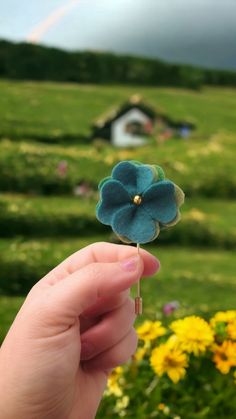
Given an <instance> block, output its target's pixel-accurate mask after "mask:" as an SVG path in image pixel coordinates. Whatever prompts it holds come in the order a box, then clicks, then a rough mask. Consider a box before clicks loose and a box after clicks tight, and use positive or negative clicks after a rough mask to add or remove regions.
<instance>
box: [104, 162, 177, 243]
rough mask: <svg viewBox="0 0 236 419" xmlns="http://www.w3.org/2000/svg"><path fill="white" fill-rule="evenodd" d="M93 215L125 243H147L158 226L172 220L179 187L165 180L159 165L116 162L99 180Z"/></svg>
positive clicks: (169, 224) (174, 218) (156, 233)
mask: <svg viewBox="0 0 236 419" xmlns="http://www.w3.org/2000/svg"><path fill="white" fill-rule="evenodd" d="M99 190H100V201H99V203H98V205H97V208H96V215H97V218H98V220H99V221H101V222H102V223H103V224H106V225H110V226H111V228H112V230H113V231H114V232H115V233H116V234H117V235H118V236H119V237H120V239H121V240H122V241H124V242H126V243H148V242H150V241H152V240H154V239H155V238H156V237H157V236H158V234H159V232H160V229H162V228H164V227H169V226H171V225H174V224H176V223H177V222H178V221H179V219H180V213H179V207H180V205H182V204H183V202H184V193H183V191H182V190H181V189H180V188H179V187H178V186H177V185H175V184H174V183H173V182H171V181H169V180H165V175H164V172H163V170H162V169H161V168H160V167H159V166H152V165H147V164H141V163H139V162H134V161H123V162H120V163H118V164H117V165H116V166H115V167H114V168H113V170H112V175H111V177H108V178H105V179H103V180H102V181H101V182H100V184H99Z"/></svg>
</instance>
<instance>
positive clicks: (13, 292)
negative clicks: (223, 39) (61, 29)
mask: <svg viewBox="0 0 236 419" xmlns="http://www.w3.org/2000/svg"><path fill="white" fill-rule="evenodd" d="M0 90H1V95H0V114H1V122H0V192H1V195H0V237H1V239H0V264H1V271H0V290H1V293H2V296H1V297H0V336H1V338H3V337H4V335H5V333H6V331H7V329H8V327H9V325H10V323H11V321H12V319H13V318H14V316H15V313H16V312H17V310H18V308H19V306H20V305H21V303H22V301H23V297H22V296H20V295H22V294H24V293H25V292H26V290H27V289H29V288H30V286H31V285H32V284H33V283H34V282H35V281H37V280H38V279H39V278H40V277H41V276H42V275H44V274H45V273H46V272H47V271H48V270H49V269H51V268H52V267H53V266H55V265H56V264H57V263H58V262H59V261H61V260H62V259H63V258H65V257H66V256H68V255H69V254H70V253H71V252H74V251H76V250H77V249H80V248H81V247H83V246H85V245H87V244H88V243H92V242H94V241H97V240H114V237H113V236H112V235H111V233H110V231H109V229H106V228H103V227H102V226H101V225H100V224H99V223H98V222H97V221H96V220H95V216H94V207H95V203H96V198H97V195H96V192H95V189H96V186H97V183H98V181H99V180H100V179H101V178H102V177H104V176H107V175H108V174H109V173H110V171H111V167H112V166H113V165H114V164H115V163H116V162H117V161H119V160H123V159H134V160H140V161H143V162H147V163H158V164H160V165H162V166H163V168H164V169H165V171H166V173H167V175H168V177H169V178H171V179H173V180H174V181H175V182H176V183H177V184H179V185H180V186H181V187H182V188H183V189H184V191H185V192H186V196H187V199H186V204H185V206H184V208H183V217H182V222H181V223H180V224H179V225H178V226H176V227H175V228H173V229H172V230H169V231H167V232H163V233H162V235H161V237H160V240H157V241H156V242H155V243H153V244H152V245H150V246H147V248H149V249H150V251H152V252H153V253H154V254H156V255H158V257H159V258H160V260H161V263H162V270H161V272H160V274H159V275H158V276H157V277H154V278H152V279H150V280H147V281H146V282H145V283H143V287H142V288H143V295H144V301H145V303H144V307H145V310H144V315H145V316H148V317H159V316H160V310H161V307H162V305H163V304H164V303H165V302H167V301H170V300H178V301H179V302H180V307H181V308H180V310H179V311H178V313H177V315H182V314H186V313H203V314H205V313H207V312H214V311H216V310H218V309H227V308H235V307H236V304H235V292H236V275H235V257H234V249H235V247H236V221H235V212H236V201H235V197H236V171H235V152H236V117H235V109H236V95H235V90H233V89H232V90H230V89H218V88H217V89H209V88H204V89H203V90H202V91H200V92H192V91H188V90H181V89H178V90H177V89H157V88H139V87H138V86H137V87H132V88H130V87H124V86H122V87H121V86H110V87H108V86H106V87H103V86H99V87H98V86H85V85H84V86H79V85H73V84H60V85H59V84H53V83H31V82H9V81H0ZM134 93H139V94H141V95H142V96H143V98H144V99H145V100H147V102H149V103H151V104H152V105H154V106H156V107H159V108H160V109H162V110H163V111H165V112H166V113H167V115H168V116H170V117H172V118H174V119H181V118H183V119H188V120H190V121H192V122H194V123H195V124H196V127H197V129H196V131H195V132H194V133H193V137H192V138H191V139H190V140H188V141H181V140H177V139H173V140H170V141H168V142H166V143H165V144H164V145H162V146H160V145H159V146H158V145H157V144H156V143H155V141H154V139H151V140H150V145H149V146H146V147H142V148H140V149H135V150H130V149H128V150H117V149H113V148H112V147H111V146H109V145H105V144H103V143H99V142H95V143H94V144H91V142H90V140H89V135H90V125H91V123H92V122H93V121H94V119H96V118H97V117H98V116H100V114H103V113H104V112H106V111H107V110H108V109H110V108H112V107H113V106H114V105H119V104H120V103H122V102H123V101H124V100H127V99H128V98H129V97H130V96H131V95H132V94H134ZM86 142H87V143H86ZM61 160H67V162H68V174H67V176H66V178H65V179H61V178H59V177H58V174H57V165H58V163H59V162H60V161H61ZM81 180H86V181H89V183H90V184H91V190H92V196H91V198H89V199H82V198H78V197H75V196H73V189H74V188H75V186H76V185H77V184H78V183H79V182H80V181H81ZM59 238H60V239H59Z"/></svg>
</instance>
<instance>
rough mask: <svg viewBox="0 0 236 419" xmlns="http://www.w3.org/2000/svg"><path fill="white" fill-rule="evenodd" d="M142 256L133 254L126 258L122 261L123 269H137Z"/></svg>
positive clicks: (127, 270) (129, 270)
mask: <svg viewBox="0 0 236 419" xmlns="http://www.w3.org/2000/svg"><path fill="white" fill-rule="evenodd" d="M139 260H140V257H139V256H132V257H131V258H128V259H124V260H122V261H121V262H120V265H121V267H122V269H123V270H124V271H126V272H133V271H136V269H137V267H138V264H139Z"/></svg>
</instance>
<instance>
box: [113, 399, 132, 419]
mask: <svg viewBox="0 0 236 419" xmlns="http://www.w3.org/2000/svg"><path fill="white" fill-rule="evenodd" d="M128 405H129V397H128V396H123V397H121V398H120V399H118V400H117V401H116V405H115V408H114V411H115V413H118V414H119V416H125V409H126V407H128Z"/></svg>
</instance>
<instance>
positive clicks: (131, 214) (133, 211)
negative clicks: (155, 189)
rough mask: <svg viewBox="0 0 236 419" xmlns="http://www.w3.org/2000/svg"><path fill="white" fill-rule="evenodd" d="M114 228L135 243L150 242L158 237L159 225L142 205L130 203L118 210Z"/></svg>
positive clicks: (113, 223) (113, 221)
mask: <svg viewBox="0 0 236 419" xmlns="http://www.w3.org/2000/svg"><path fill="white" fill-rule="evenodd" d="M112 229H113V230H114V232H115V233H116V234H118V235H119V236H124V237H126V238H127V239H128V240H130V241H132V242H133V243H148V242H150V241H152V240H153V239H154V238H155V237H156V233H157V229H158V225H157V224H156V223H155V221H153V220H152V218H151V217H150V216H149V215H148V214H147V212H146V211H144V210H143V209H142V208H141V207H137V206H136V205H133V204H129V205H127V206H126V207H123V208H121V209H120V210H119V211H116V213H115V216H114V218H113V220H112Z"/></svg>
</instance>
